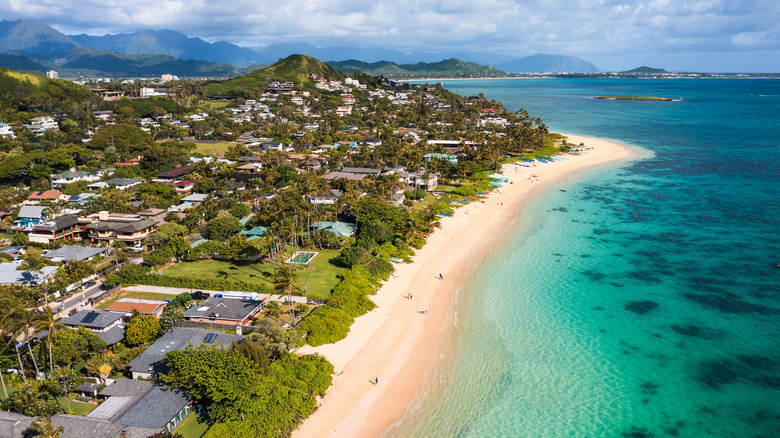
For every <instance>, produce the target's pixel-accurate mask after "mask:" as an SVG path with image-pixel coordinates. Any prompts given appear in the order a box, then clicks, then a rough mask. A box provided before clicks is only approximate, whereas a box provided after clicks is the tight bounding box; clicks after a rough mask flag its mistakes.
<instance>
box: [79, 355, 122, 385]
mask: <svg viewBox="0 0 780 438" xmlns="http://www.w3.org/2000/svg"><path fill="white" fill-rule="evenodd" d="M121 367H122V362H121V360H120V359H119V356H117V355H116V354H114V353H100V354H96V355H94V356H92V357H90V358H89V359H88V360H87V363H86V364H85V365H84V368H86V370H87V371H88V372H90V373H92V374H95V375H97V376H98V377H99V378H100V381H101V382H102V383H103V384H104V385H105V384H106V382H107V380H108V376H109V375H110V374H111V371H114V370H115V369H117V368H121Z"/></svg>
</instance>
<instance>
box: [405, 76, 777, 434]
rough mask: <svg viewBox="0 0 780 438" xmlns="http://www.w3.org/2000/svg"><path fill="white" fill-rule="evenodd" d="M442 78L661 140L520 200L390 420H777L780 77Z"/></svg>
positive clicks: (520, 429)
mask: <svg viewBox="0 0 780 438" xmlns="http://www.w3.org/2000/svg"><path fill="white" fill-rule="evenodd" d="M445 86H446V87H447V88H449V89H450V90H452V91H456V92H459V93H460V94H466V95H473V94H478V93H480V92H482V93H484V94H485V95H486V96H487V97H488V98H495V99H497V100H500V101H502V102H503V103H504V104H505V105H507V106H508V107H509V108H510V109H512V110H517V109H519V108H520V107H524V108H525V109H526V110H528V111H529V112H530V113H531V114H532V115H533V116H538V117H541V118H542V119H543V120H544V121H545V122H546V123H547V124H548V126H550V127H551V129H552V130H559V131H564V132H571V133H577V134H584V135H591V136H598V137H606V138H613V139H617V140H620V141H624V142H626V143H630V144H636V145H639V146H642V147H644V148H647V149H650V150H652V151H653V152H655V156H654V157H653V158H650V159H646V160H642V161H639V162H636V163H633V164H629V165H627V166H625V167H623V168H620V169H609V170H604V171H601V172H597V173H593V174H589V175H587V176H584V177H583V179H582V181H580V182H579V183H577V184H574V183H573V181H570V182H569V184H567V185H566V190H567V191H566V192H565V193H564V192H559V191H557V190H552V191H550V192H549V196H547V197H545V198H543V199H539V200H537V201H535V203H534V204H533V205H531V206H529V207H527V208H526V211H525V217H526V218H529V217H531V216H533V217H534V223H529V222H528V221H527V220H526V221H525V222H524V223H523V224H522V225H520V226H518V229H517V231H516V233H515V235H514V236H513V237H512V238H511V239H509V240H508V241H507V242H506V243H505V244H504V245H503V246H502V247H501V248H496V250H495V251H494V254H493V256H492V257H491V258H490V259H489V260H487V261H486V262H485V264H484V265H483V267H482V269H481V270H480V272H479V273H477V274H476V276H475V277H474V278H472V279H471V281H470V282H469V284H468V285H466V286H464V290H463V292H462V293H461V294H460V295H459V296H460V297H461V299H460V302H459V304H458V314H459V324H458V327H457V333H456V336H457V341H456V348H457V351H458V354H457V356H456V357H452V358H449V359H448V360H447V362H446V364H445V370H444V376H443V377H442V382H443V383H442V385H441V388H439V390H438V391H437V393H438V395H437V396H436V397H432V398H430V399H429V400H427V404H426V406H425V407H424V408H423V409H422V410H419V411H416V412H415V413H414V414H411V415H409V416H408V417H406V418H404V419H403V421H402V422H401V423H400V425H399V426H398V427H397V428H395V429H394V430H392V431H391V433H390V435H391V436H420V437H423V436H425V437H429V436H435V437H438V436H442V437H444V436H462V437H482V436H523V437H524V436H528V437H559V436H577V437H580V436H583V437H585V436H587V437H591V436H616V437H622V436H630V437H650V436H655V437H662V436H680V437H705V436H712V437H775V436H780V401H779V400H780V349H778V348H777V341H776V339H777V338H778V335H780V267H778V265H777V263H780V255H779V253H778V249H780V244H778V238H777V236H778V231H780V226H778V221H780V214H778V213H780V196H778V195H779V194H780V193H779V192H780V190H778V183H777V179H778V175H779V174H780V172H779V170H780V165H779V164H778V159H780V148H779V147H778V141H780V117H778V116H777V114H778V113H779V111H780V97H778V96H780V81H776V80H617V79H616V80H592V79H591V80H587V79H538V80H536V79H533V80H490V81H446V82H445ZM595 95H650V96H662V97H673V98H677V99H681V100H680V101H678V102H626V101H609V100H594V99H591V97H592V96H595Z"/></svg>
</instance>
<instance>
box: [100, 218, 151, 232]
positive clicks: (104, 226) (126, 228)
mask: <svg viewBox="0 0 780 438" xmlns="http://www.w3.org/2000/svg"><path fill="white" fill-rule="evenodd" d="M156 224H157V221H155V220H151V219H146V220H142V221H136V222H98V223H96V224H89V225H87V227H88V228H92V229H95V230H97V231H112V230H113V231H120V232H123V233H135V232H136V231H141V230H144V229H146V228H149V227H151V226H154V225H156Z"/></svg>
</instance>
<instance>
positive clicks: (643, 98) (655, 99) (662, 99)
mask: <svg viewBox="0 0 780 438" xmlns="http://www.w3.org/2000/svg"><path fill="white" fill-rule="evenodd" d="M593 98H594V99H604V100H638V101H646V102H672V101H674V99H672V98H671V97H654V96H593Z"/></svg>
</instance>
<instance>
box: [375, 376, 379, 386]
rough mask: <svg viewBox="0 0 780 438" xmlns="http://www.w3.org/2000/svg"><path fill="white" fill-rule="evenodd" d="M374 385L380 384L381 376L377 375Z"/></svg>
mask: <svg viewBox="0 0 780 438" xmlns="http://www.w3.org/2000/svg"><path fill="white" fill-rule="evenodd" d="M374 385H379V377H377V378H376V379H374Z"/></svg>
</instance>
